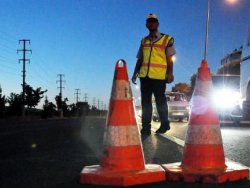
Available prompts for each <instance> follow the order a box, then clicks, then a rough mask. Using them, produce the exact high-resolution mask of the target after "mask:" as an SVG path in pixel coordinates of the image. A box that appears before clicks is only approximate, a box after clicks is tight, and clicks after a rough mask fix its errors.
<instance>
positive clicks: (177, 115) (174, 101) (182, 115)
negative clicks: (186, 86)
mask: <svg viewBox="0 0 250 188" xmlns="http://www.w3.org/2000/svg"><path fill="white" fill-rule="evenodd" d="M166 98H167V104H168V118H169V119H170V120H179V121H182V120H184V119H186V120H188V119H189V112H190V106H189V102H188V100H187V97H186V95H185V94H184V93H181V92H168V93H166ZM159 120H160V118H159V114H158V112H157V108H156V104H155V101H154V100H153V121H159Z"/></svg>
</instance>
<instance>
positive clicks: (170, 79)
mask: <svg viewBox="0 0 250 188" xmlns="http://www.w3.org/2000/svg"><path fill="white" fill-rule="evenodd" d="M167 61H168V64H167V78H166V82H167V83H171V82H173V81H174V75H173V67H174V65H173V59H172V56H167Z"/></svg>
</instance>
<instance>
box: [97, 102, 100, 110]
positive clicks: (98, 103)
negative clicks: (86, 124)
mask: <svg viewBox="0 0 250 188" xmlns="http://www.w3.org/2000/svg"><path fill="white" fill-rule="evenodd" d="M99 105H100V100H99V99H97V109H98V110H99Z"/></svg>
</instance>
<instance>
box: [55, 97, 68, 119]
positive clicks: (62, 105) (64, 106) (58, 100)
mask: <svg viewBox="0 0 250 188" xmlns="http://www.w3.org/2000/svg"><path fill="white" fill-rule="evenodd" d="M55 100H56V106H57V110H60V109H62V110H63V114H64V115H65V116H66V115H68V114H69V108H68V105H67V102H68V98H64V100H63V101H62V98H61V96H60V95H57V96H56V97H55Z"/></svg>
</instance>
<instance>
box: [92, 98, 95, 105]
mask: <svg viewBox="0 0 250 188" xmlns="http://www.w3.org/2000/svg"><path fill="white" fill-rule="evenodd" d="M95 100H96V99H95V97H93V104H92V106H93V107H95Z"/></svg>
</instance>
